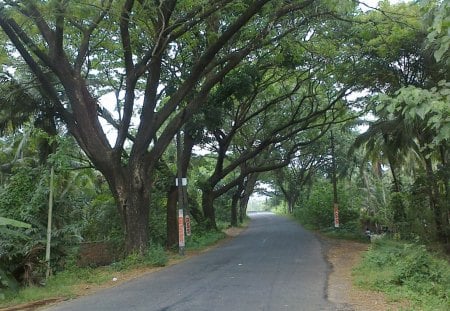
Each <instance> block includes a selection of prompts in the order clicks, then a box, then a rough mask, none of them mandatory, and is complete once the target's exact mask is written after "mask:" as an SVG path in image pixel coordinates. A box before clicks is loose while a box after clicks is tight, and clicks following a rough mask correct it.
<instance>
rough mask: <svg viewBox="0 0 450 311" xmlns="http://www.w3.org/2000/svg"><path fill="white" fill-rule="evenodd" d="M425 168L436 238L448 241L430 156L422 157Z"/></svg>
mask: <svg viewBox="0 0 450 311" xmlns="http://www.w3.org/2000/svg"><path fill="white" fill-rule="evenodd" d="M424 159H425V169H426V172H427V179H428V182H427V184H428V186H427V188H428V196H429V200H430V208H431V210H432V211H433V214H434V221H435V225H436V230H437V235H438V239H439V240H440V241H441V242H443V243H448V234H447V233H446V228H445V225H444V223H445V221H444V216H445V215H443V213H442V210H441V206H440V204H439V190H438V186H437V184H436V177H435V174H434V171H433V165H432V162H431V159H430V158H427V157H424Z"/></svg>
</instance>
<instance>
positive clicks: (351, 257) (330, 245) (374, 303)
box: [325, 238, 405, 311]
mask: <svg viewBox="0 0 450 311" xmlns="http://www.w3.org/2000/svg"><path fill="white" fill-rule="evenodd" d="M325 244H326V245H327V259H328V261H329V263H330V265H331V267H332V271H331V273H330V275H329V278H328V299H329V300H330V301H331V302H333V303H335V304H337V305H338V308H339V309H338V310H341V311H344V310H345V311H347V310H348V311H350V310H354V311H369V310H370V311H385V310H401V309H402V307H405V306H404V305H400V303H395V302H390V301H388V300H387V299H386V297H385V295H384V294H382V293H380V292H374V291H367V290H363V289H361V288H358V287H357V286H355V285H354V284H353V278H352V270H353V268H354V267H355V266H356V265H357V264H358V263H359V261H360V260H361V257H362V255H363V254H364V252H366V251H367V249H368V247H369V245H368V244H364V243H358V242H354V241H347V240H335V239H326V238H325Z"/></svg>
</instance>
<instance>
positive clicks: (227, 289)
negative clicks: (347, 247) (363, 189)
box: [48, 213, 336, 311]
mask: <svg viewBox="0 0 450 311" xmlns="http://www.w3.org/2000/svg"><path fill="white" fill-rule="evenodd" d="M251 218H252V221H251V223H250V225H249V227H248V229H247V230H245V231H244V232H243V233H242V234H241V235H239V236H238V237H236V238H234V239H233V240H231V241H229V242H227V243H225V244H224V245H222V246H220V247H218V248H215V249H213V250H211V251H209V252H207V253H205V254H202V255H200V256H197V257H193V258H191V259H188V260H186V261H184V262H182V263H180V264H177V265H174V266H171V267H169V268H167V269H163V270H161V271H159V272H156V273H152V274H149V275H146V276H144V277H142V278H139V279H137V280H133V281H130V282H127V283H124V284H121V285H119V286H116V287H113V288H110V289H106V290H102V291H100V292H98V293H96V294H94V295H91V296H86V297H82V298H79V299H75V300H72V301H68V302H64V303H62V304H59V305H56V306H54V307H52V308H50V309H48V310H52V311H56V310H80V311H81V310H83V311H88V310H95V311H100V310H108V311H113V310H145V311H163V310H164V311H166V310H167V311H169V310H170V311H175V310H178V311H187V310H192V311H203V310H204V311H215V310H217V311H221V310H227V311H247V310H248V311H256V310H270V311H278V310H296V311H300V310H305V311H315V310H336V308H335V306H333V305H332V304H331V303H330V302H328V301H327V299H326V280H327V273H328V272H329V271H328V269H329V267H328V265H327V263H326V261H325V259H324V255H323V250H322V246H321V244H320V242H319V241H318V240H317V238H316V237H315V236H314V235H313V234H311V233H309V232H307V231H305V230H304V229H302V228H301V227H300V226H299V225H298V224H296V223H295V222H293V221H291V220H288V219H286V218H283V217H279V216H275V215H273V214H269V213H263V214H253V215H251Z"/></svg>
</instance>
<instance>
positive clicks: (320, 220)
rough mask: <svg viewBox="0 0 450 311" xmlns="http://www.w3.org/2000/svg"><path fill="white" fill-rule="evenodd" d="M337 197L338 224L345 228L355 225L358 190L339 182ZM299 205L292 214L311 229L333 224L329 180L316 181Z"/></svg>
mask: <svg viewBox="0 0 450 311" xmlns="http://www.w3.org/2000/svg"><path fill="white" fill-rule="evenodd" d="M338 197H339V221H340V224H341V225H342V226H344V227H347V228H348V227H355V224H356V223H357V220H358V219H359V209H360V206H361V204H360V202H361V198H360V194H359V190H358V189H357V188H355V187H354V186H351V185H348V184H343V183H341V184H340V185H339V187H338ZM299 205H300V206H299V207H297V208H296V209H295V210H294V216H295V217H296V218H297V219H299V220H300V222H301V223H302V224H304V225H306V226H307V227H309V228H313V229H323V228H330V227H332V226H333V222H334V215H333V189H332V185H331V183H330V182H329V181H326V180H323V181H317V182H316V183H315V184H314V187H313V189H312V190H311V194H310V195H309V197H308V198H306V199H305V198H304V199H303V200H302V201H301V202H300V204H299ZM356 227H357V226H356ZM355 229H356V228H355Z"/></svg>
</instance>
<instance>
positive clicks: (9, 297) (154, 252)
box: [0, 231, 226, 307]
mask: <svg viewBox="0 0 450 311" xmlns="http://www.w3.org/2000/svg"><path fill="white" fill-rule="evenodd" d="M225 237H226V235H225V233H223V232H222V231H217V232H216V231H214V232H203V233H200V234H199V233H196V234H193V235H192V236H190V237H188V238H187V241H186V249H185V255H184V256H181V255H179V254H178V250H166V249H164V248H163V247H162V246H159V245H154V246H151V247H150V248H149V250H148V253H147V254H145V255H144V256H142V255H139V254H131V255H128V256H127V257H125V258H124V259H122V260H119V261H116V262H112V263H111V264H109V265H106V266H94V265H93V266H90V267H89V266H88V267H79V266H78V265H77V264H76V262H69V263H67V264H66V265H65V266H64V270H61V271H59V272H56V273H55V274H54V275H53V276H51V277H50V278H49V279H48V280H47V281H45V283H41V284H35V285H31V286H28V287H25V288H20V289H19V288H18V287H17V286H11V287H10V289H9V290H4V291H2V293H1V294H2V296H1V300H0V307H8V306H15V305H21V304H28V303H33V302H36V303H46V302H52V301H57V300H65V299H69V298H75V297H77V296H79V295H83V294H85V293H89V291H90V290H91V289H92V290H95V289H99V288H102V287H103V286H113V285H114V284H115V283H116V282H118V283H120V282H122V281H124V280H128V279H130V278H132V277H139V276H142V274H144V273H148V272H151V271H154V270H155V269H157V268H158V267H165V266H167V265H171V264H173V263H175V262H178V261H179V260H182V259H183V258H185V256H190V254H194V253H197V252H198V251H201V250H204V249H206V248H208V247H211V246H213V245H215V244H217V243H218V242H219V241H220V240H222V239H224V238H225ZM3 280H5V279H3Z"/></svg>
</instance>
